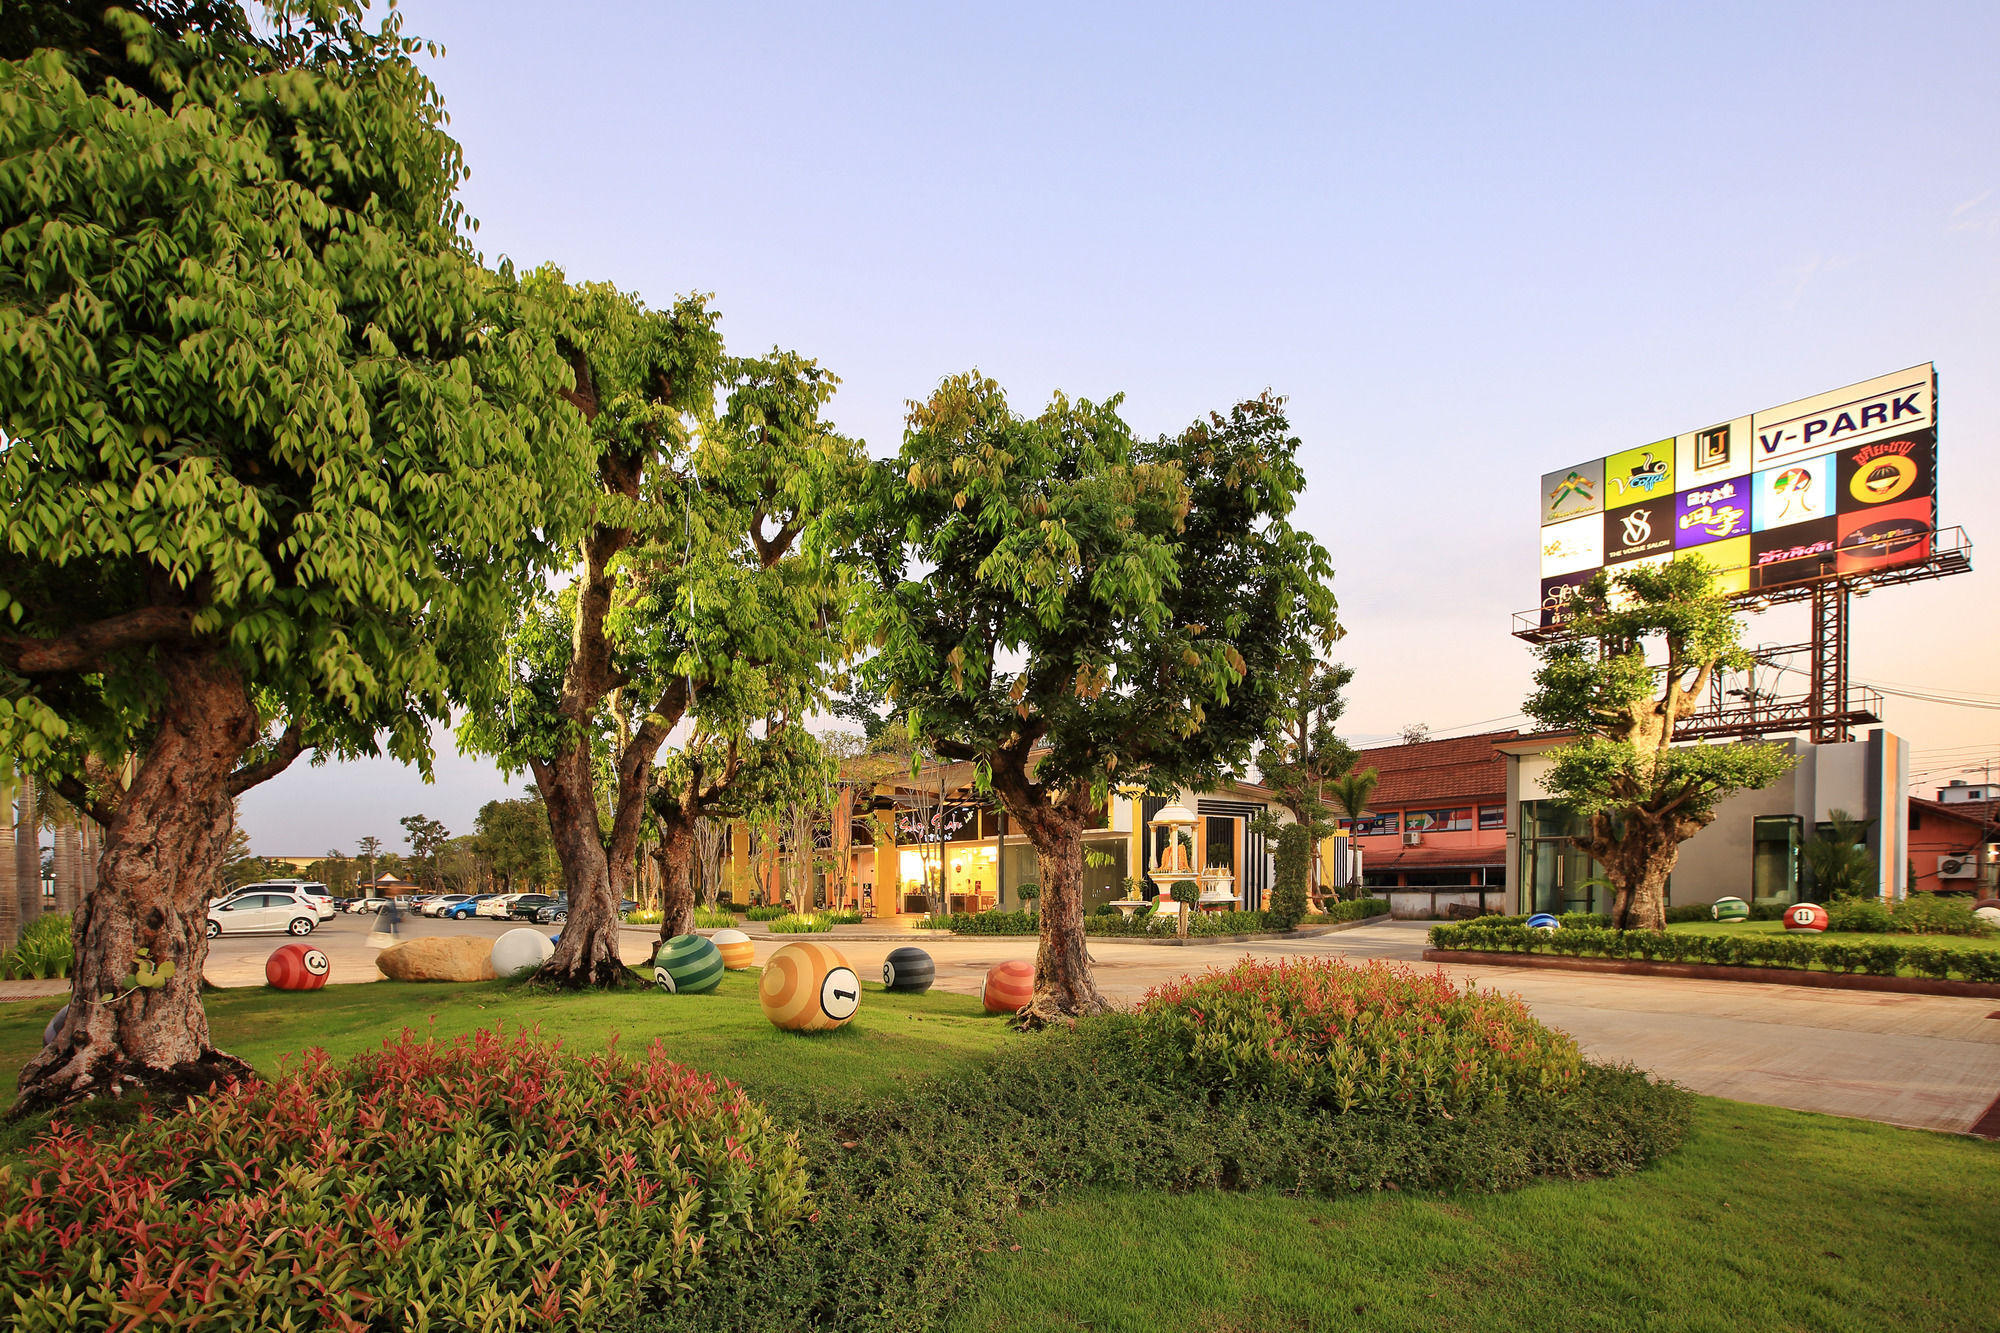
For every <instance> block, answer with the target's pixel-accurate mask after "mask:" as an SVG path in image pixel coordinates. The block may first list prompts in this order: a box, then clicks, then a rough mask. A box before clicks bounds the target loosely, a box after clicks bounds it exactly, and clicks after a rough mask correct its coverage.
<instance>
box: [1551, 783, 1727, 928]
mask: <svg viewBox="0 0 2000 1333" xmlns="http://www.w3.org/2000/svg"><path fill="white" fill-rule="evenodd" d="M1708 822H1709V821H1708V820H1706V819H1699V820H1698V819H1686V818H1682V817H1679V816H1677V815H1667V816H1664V817H1662V816H1655V815H1652V814H1649V813H1646V812H1644V811H1639V810H1630V809H1628V810H1626V811H1624V823H1623V828H1622V829H1621V830H1620V831H1619V833H1618V836H1617V837H1615V838H1614V837H1613V836H1612V824H1611V820H1610V818H1609V817H1608V816H1606V815H1597V816H1595V817H1593V818H1592V820H1591V833H1590V836H1588V837H1583V838H1578V839H1577V840H1576V844H1577V846H1578V847H1579V848H1580V849H1581V850H1583V851H1585V852H1588V853H1589V854H1590V855H1591V856H1593V857H1595V858H1596V859H1597V863H1598V864H1599V865H1601V866H1602V867H1603V868H1604V877H1605V878H1606V879H1608V880H1610V881H1611V885H1612V893H1611V903H1610V911H1609V913H1608V914H1607V915H1609V916H1610V918H1611V925H1612V928H1613V929H1614V930H1665V929H1666V928H1667V877H1668V876H1669V875H1671V874H1672V873H1673V870H1674V863H1675V862H1676V861H1678V860H1680V854H1681V843H1683V842H1685V841H1686V840H1687V839H1689V838H1691V837H1693V836H1694V835H1695V834H1696V833H1698V832H1699V831H1700V830H1701V829H1702V827H1703V826H1704V825H1706V824H1707V823H1708Z"/></svg>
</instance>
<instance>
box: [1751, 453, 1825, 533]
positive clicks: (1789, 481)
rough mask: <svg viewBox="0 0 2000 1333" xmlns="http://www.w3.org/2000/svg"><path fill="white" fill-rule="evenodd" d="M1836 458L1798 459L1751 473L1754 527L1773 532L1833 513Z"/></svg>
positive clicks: (1752, 527) (1755, 530)
mask: <svg viewBox="0 0 2000 1333" xmlns="http://www.w3.org/2000/svg"><path fill="white" fill-rule="evenodd" d="M1832 483H1833V456H1832V455H1831V454H1828V455H1826V456H1824V457H1821V458H1796V459H1793V460H1792V461H1790V462H1788V463H1785V464H1782V465H1781V466H1778V467H1772V468H1765V469H1764V470H1763V471H1762V472H1753V473H1751V474H1750V495H1751V500H1750V519H1751V523H1750V528H1751V531H1753V532H1769V531H1770V530H1771V529H1773V528H1783V527H1789V526H1790V525H1792V524H1794V523H1810V522H1811V521H1812V520H1814V519H1817V518H1827V517H1830V516H1831V515H1832V514H1833V484H1832Z"/></svg>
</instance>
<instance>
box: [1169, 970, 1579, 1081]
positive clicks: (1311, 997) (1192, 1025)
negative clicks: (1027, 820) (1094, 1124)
mask: <svg viewBox="0 0 2000 1333" xmlns="http://www.w3.org/2000/svg"><path fill="white" fill-rule="evenodd" d="M1139 1016H1140V1019H1141V1020H1142V1022H1143V1024H1144V1027H1145V1032H1146V1038H1147V1042H1148V1044H1149V1045H1150V1046H1151V1047H1152V1048H1153V1050H1154V1051H1155V1053H1156V1055H1157V1056H1158V1058H1159V1059H1160V1061H1161V1063H1162V1065H1164V1066H1165V1067H1167V1068H1169V1069H1171V1070H1174V1071H1177V1072H1178V1074H1179V1075H1180V1076H1182V1077H1185V1078H1186V1079H1188V1080H1190V1081H1192V1082H1193V1083H1194V1084H1195V1085H1197V1086H1199V1087H1201V1088H1203V1089H1205V1090H1206V1091H1208V1092H1209V1093H1211V1094H1219V1093H1224V1092H1228V1093H1235V1094H1243V1095H1250V1096H1255V1097H1258V1098H1260V1099H1266V1100H1271V1101H1277V1102H1284V1103H1288V1104H1292V1105H1297V1106H1301V1107H1304V1108H1308V1109H1312V1110H1318V1111H1326V1112H1333V1113H1338V1114H1346V1113H1348V1112H1353V1111H1361V1112H1381V1111H1395V1112H1399V1113H1400V1112H1409V1113H1416V1114H1423V1115H1438V1114H1448V1115H1470V1114H1473V1113H1476V1112H1479V1111H1481V1110H1483V1109H1486V1108H1488V1107H1492V1106H1496V1105H1501V1104H1504V1103H1506V1102H1508V1101H1510V1100H1512V1099H1514V1098H1517V1097H1520V1096H1523V1095H1528V1094H1534V1095H1543V1096H1546V1095H1558V1096H1559V1095H1561V1094H1563V1093H1566V1092H1569V1091H1572V1090H1574V1089H1575V1088H1576V1086H1577V1083H1578V1080H1579V1079H1580V1078H1581V1077H1582V1070H1583V1056H1582V1054H1581V1053H1580V1052H1579V1051H1578V1049H1577V1045H1576V1042H1575V1041H1574V1040H1573V1039H1571V1038H1570V1037H1568V1036H1567V1035H1565V1034H1563V1033H1560V1032H1557V1031H1555V1030H1554V1029H1552V1028H1547V1027H1544V1026H1543V1025H1542V1024H1540V1023H1538V1022H1536V1021H1535V1020H1534V1019H1533V1018H1531V1017H1530V1016H1529V1015H1528V1010H1527V1007H1526V1006H1525V1005H1524V1004H1522V1003H1521V1001H1520V1000H1518V999H1516V998H1514V997H1512V996H1503V995H1499V994H1497V993H1494V992H1490V991H1481V990H1479V989H1478V988H1477V987H1475V986H1469V985H1468V986H1465V987H1460V986H1459V985H1458V984H1457V983H1456V982H1454V981H1452V980H1451V979H1450V978H1449V977H1447V976H1445V975H1444V973H1443V972H1442V971H1433V972H1428V973H1423V972H1417V971H1414V970H1412V969H1410V968H1408V967H1395V966H1390V965H1388V964H1385V963H1382V962H1375V963H1371V964H1370V965H1368V966H1367V967H1352V966H1349V965H1347V964H1345V963H1341V962H1338V961H1336V960H1333V959H1320V958H1308V959H1298V960H1292V961H1286V962H1281V963H1267V962H1260V961H1257V960H1255V959H1249V958H1246V959H1244V960H1243V961H1242V962H1239V963H1238V964H1236V965H1235V966H1234V967H1232V968H1230V969H1228V970H1227V971H1221V970H1210V971H1209V972H1207V973H1205V974H1204V975H1202V976H1200V977H1188V978H1183V979H1181V980H1178V981H1173V982H1169V983H1167V984H1165V985H1162V986H1157V987H1155V988H1154V989H1153V990H1152V991H1151V992H1150V993H1148V995H1147V996H1146V999H1145V1001H1144V1002H1143V1003H1142V1004H1141V1005H1140V1006H1139Z"/></svg>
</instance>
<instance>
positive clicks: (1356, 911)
mask: <svg viewBox="0 0 2000 1333" xmlns="http://www.w3.org/2000/svg"><path fill="white" fill-rule="evenodd" d="M1387 915H1389V900H1388V899H1387V898H1349V899H1347V900H1346V901H1344V902H1337V903H1328V904H1327V905H1326V910H1325V911H1324V912H1313V913H1311V914H1309V915H1308V916H1307V917H1306V918H1305V923H1306V924H1307V925H1309V926H1316V925H1326V924H1327V923H1329V922H1342V921H1361V920H1364V919H1366V918H1368V917H1371V916H1387Z"/></svg>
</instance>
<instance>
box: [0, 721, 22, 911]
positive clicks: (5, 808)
mask: <svg viewBox="0 0 2000 1333" xmlns="http://www.w3.org/2000/svg"><path fill="white" fill-rule="evenodd" d="M20 789H21V777H20V775H19V774H17V773H16V772H15V771H14V764H13V761H12V760H8V761H6V767H5V768H4V769H0V949H11V948H13V947H14V946H15V944H17V943H19V942H20V939H21V927H22V925H23V924H25V923H24V922H23V921H22V920H21V890H20V885H19V883H18V882H17V877H18V873H19V867H18V866H16V865H15V863H14V797H15V795H16V794H18V793H19V791H20Z"/></svg>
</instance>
